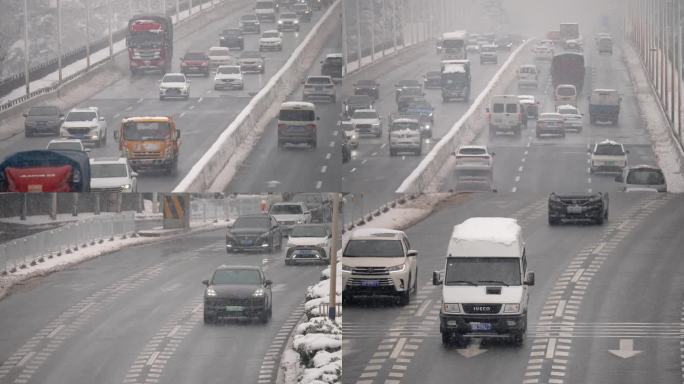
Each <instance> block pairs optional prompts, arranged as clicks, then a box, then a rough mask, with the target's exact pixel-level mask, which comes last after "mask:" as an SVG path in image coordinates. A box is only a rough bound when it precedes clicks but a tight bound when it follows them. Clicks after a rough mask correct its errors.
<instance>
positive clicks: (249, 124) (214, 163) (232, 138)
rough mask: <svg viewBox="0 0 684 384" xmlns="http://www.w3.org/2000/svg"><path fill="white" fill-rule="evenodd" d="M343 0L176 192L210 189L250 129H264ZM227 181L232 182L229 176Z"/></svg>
mask: <svg viewBox="0 0 684 384" xmlns="http://www.w3.org/2000/svg"><path fill="white" fill-rule="evenodd" d="M340 1H341V0H337V1H335V3H334V4H333V5H332V6H331V7H330V8H329V9H328V10H327V12H326V13H325V14H324V15H323V17H321V19H320V20H319V21H318V23H316V25H315V26H314V27H313V28H312V29H311V31H310V32H309V34H308V36H307V37H306V39H304V41H302V43H301V44H299V46H298V47H297V48H296V49H295V50H294V52H293V53H292V55H291V56H290V58H289V59H288V60H287V62H286V63H285V65H283V66H282V67H281V68H280V70H278V72H277V73H276V74H275V75H273V77H271V79H270V80H269V81H268V83H266V85H265V86H264V87H263V88H262V89H261V90H260V91H259V93H257V94H256V96H254V97H253V98H252V100H251V101H250V102H249V104H247V106H246V107H245V108H244V109H243V110H242V111H241V112H240V114H238V115H237V117H236V118H235V120H233V122H231V123H230V125H228V127H226V129H225V130H224V131H223V132H222V133H221V135H220V136H219V137H218V139H217V140H216V142H215V143H214V144H213V145H212V146H211V148H209V150H208V151H207V153H205V154H204V156H202V157H201V158H200V159H199V161H197V163H195V165H193V167H192V169H191V170H190V172H188V174H187V175H186V176H185V178H183V180H181V182H180V183H179V184H178V186H176V188H175V189H174V192H206V191H209V190H210V187H211V186H212V183H213V182H214V180H215V179H216V178H217V176H218V175H219V174H220V173H221V171H222V170H223V169H224V167H226V165H228V162H229V161H230V160H231V158H232V157H233V155H234V154H235V152H236V151H237V150H238V148H239V147H240V145H241V144H242V143H243V142H244V141H245V139H246V138H247V137H248V136H249V135H250V133H253V132H254V131H259V130H261V129H263V128H264V127H265V125H266V124H268V123H269V122H270V121H271V119H272V118H273V117H274V116H275V115H276V113H277V111H278V109H279V108H280V104H281V103H282V102H283V101H285V100H286V98H287V96H288V95H290V94H291V93H292V92H293V91H294V90H296V89H297V88H298V87H299V86H300V84H301V81H302V79H303V78H304V76H305V75H306V73H307V71H308V69H309V68H310V67H311V65H312V64H313V63H314V62H315V61H316V59H317V58H318V54H319V51H320V50H321V48H322V47H323V44H324V43H325V41H326V40H327V38H328V36H329V35H330V34H331V33H332V32H334V31H336V30H337V29H338V28H339V21H338V19H339V12H340ZM223 182H224V183H225V184H226V185H227V184H228V180H226V181H223Z"/></svg>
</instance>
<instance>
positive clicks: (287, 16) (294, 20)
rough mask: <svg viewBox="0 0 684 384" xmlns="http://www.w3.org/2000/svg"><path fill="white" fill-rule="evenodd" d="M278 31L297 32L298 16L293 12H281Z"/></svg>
mask: <svg viewBox="0 0 684 384" xmlns="http://www.w3.org/2000/svg"><path fill="white" fill-rule="evenodd" d="M278 31H296V32H299V16H297V14H296V13H294V12H283V13H281V14H280V18H279V19H278Z"/></svg>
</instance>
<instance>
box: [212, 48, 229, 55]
mask: <svg viewBox="0 0 684 384" xmlns="http://www.w3.org/2000/svg"><path fill="white" fill-rule="evenodd" d="M209 56H230V50H228V49H226V48H211V49H210V50H209Z"/></svg>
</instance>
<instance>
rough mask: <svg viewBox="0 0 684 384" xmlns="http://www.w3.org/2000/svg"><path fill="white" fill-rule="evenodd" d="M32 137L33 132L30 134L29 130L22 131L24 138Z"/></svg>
mask: <svg viewBox="0 0 684 384" xmlns="http://www.w3.org/2000/svg"><path fill="white" fill-rule="evenodd" d="M31 136H33V132H31V130H30V129H24V137H31Z"/></svg>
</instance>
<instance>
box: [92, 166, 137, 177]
mask: <svg viewBox="0 0 684 384" xmlns="http://www.w3.org/2000/svg"><path fill="white" fill-rule="evenodd" d="M90 175H91V177H93V178H98V179H101V178H107V177H127V176H128V174H127V172H126V164H90Z"/></svg>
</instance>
